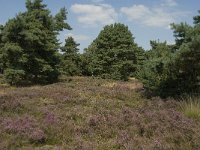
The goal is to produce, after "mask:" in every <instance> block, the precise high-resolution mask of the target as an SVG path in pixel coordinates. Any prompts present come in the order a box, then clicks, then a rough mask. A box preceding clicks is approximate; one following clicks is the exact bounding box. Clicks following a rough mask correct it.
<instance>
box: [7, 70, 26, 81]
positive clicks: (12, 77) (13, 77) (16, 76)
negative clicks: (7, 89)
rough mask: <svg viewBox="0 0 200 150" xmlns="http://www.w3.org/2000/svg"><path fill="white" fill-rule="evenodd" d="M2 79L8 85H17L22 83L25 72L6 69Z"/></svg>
mask: <svg viewBox="0 0 200 150" xmlns="http://www.w3.org/2000/svg"><path fill="white" fill-rule="evenodd" d="M4 77H5V80H6V82H8V83H9V84H10V85H19V84H22V83H23V81H24V77H25V72H24V70H16V69H6V70H5V73H4Z"/></svg>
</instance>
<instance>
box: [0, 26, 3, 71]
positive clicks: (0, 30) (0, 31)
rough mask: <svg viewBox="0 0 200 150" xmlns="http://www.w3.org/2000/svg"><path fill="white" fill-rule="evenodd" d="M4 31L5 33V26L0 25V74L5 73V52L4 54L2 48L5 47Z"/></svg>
mask: <svg viewBox="0 0 200 150" xmlns="http://www.w3.org/2000/svg"><path fill="white" fill-rule="evenodd" d="M2 31H3V25H0V74H2V73H3V59H2V56H3V52H2V47H3V41H2V36H3V35H2Z"/></svg>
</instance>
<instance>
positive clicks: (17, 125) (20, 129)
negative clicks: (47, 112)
mask: <svg viewBox="0 0 200 150" xmlns="http://www.w3.org/2000/svg"><path fill="white" fill-rule="evenodd" d="M2 126H3V128H4V130H5V132H8V133H10V134H18V135H19V136H22V137H24V138H28V139H30V140H31V141H33V142H43V141H44V140H45V138H46V137H45V134H44V132H43V131H42V130H41V129H40V128H39V127H38V124H37V122H36V120H35V119H33V118H32V117H31V116H28V115H27V116H22V117H18V118H7V119H4V120H3V122H2Z"/></svg>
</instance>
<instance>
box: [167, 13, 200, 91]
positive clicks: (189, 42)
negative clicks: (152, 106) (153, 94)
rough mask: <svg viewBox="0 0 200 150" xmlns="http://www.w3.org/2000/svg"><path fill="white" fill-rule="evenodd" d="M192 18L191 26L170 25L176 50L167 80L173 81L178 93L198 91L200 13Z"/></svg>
mask: <svg viewBox="0 0 200 150" xmlns="http://www.w3.org/2000/svg"><path fill="white" fill-rule="evenodd" d="M199 13H200V11H199ZM193 19H194V25H193V26H190V25H188V24H186V23H185V24H183V23H181V24H173V25H172V27H173V30H174V36H175V38H176V46H177V48H178V50H177V53H176V59H175V62H174V67H173V68H172V69H173V70H172V73H171V74H170V75H169V79H168V80H169V81H173V82H174V83H175V85H174V86H175V87H176V89H178V93H179V94H181V93H191V92H197V93H198V92H199V85H200V15H197V16H195V17H194V18H193ZM168 80H167V81H168ZM169 89H170V88H169Z"/></svg>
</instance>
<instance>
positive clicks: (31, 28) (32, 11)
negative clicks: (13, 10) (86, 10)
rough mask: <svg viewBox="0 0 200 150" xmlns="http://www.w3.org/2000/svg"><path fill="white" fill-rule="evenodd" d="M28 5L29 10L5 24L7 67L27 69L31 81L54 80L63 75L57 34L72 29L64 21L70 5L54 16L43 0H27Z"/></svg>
mask: <svg viewBox="0 0 200 150" xmlns="http://www.w3.org/2000/svg"><path fill="white" fill-rule="evenodd" d="M26 8H27V11H25V12H24V13H19V14H18V15H17V16H16V17H15V18H13V19H10V20H9V21H8V22H7V23H6V24H5V26H4V28H3V31H2V41H3V43H4V44H3V46H2V56H1V57H2V59H3V62H4V66H3V67H4V68H3V69H14V70H21V71H23V76H24V80H26V81H27V82H28V83H51V82H54V81H56V80H57V78H58V75H59V70H58V66H57V65H58V64H59V61H60V60H59V57H58V55H59V54H58V48H59V43H58V40H57V38H56V36H57V35H58V32H59V31H62V30H63V29H71V28H70V27H69V25H68V24H67V23H65V22H64V21H65V20H66V13H67V12H66V9H65V8H63V9H61V10H60V12H59V13H58V14H57V15H56V16H55V17H54V16H52V15H51V14H50V10H48V9H47V8H46V5H45V4H43V3H42V0H34V1H31V0H27V1H26ZM9 72H10V71H9ZM17 72H18V71H17ZM12 74H13V73H12ZM13 82H15V81H13ZM17 83H18V82H17Z"/></svg>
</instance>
